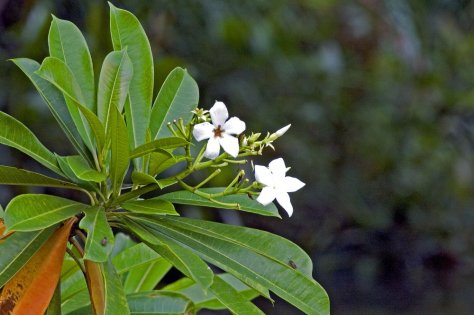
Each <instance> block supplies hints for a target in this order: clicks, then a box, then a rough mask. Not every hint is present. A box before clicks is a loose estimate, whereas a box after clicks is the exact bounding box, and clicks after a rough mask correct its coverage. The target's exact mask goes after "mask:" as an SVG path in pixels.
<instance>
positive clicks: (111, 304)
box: [99, 261, 130, 315]
mask: <svg viewBox="0 0 474 315" xmlns="http://www.w3.org/2000/svg"><path fill="white" fill-rule="evenodd" d="M101 270H102V274H103V275H104V290H105V305H104V306H105V308H104V311H103V313H101V312H100V311H99V314H106V315H108V314H120V315H122V314H123V315H127V314H130V309H129V307H128V303H127V298H126V297H125V292H124V290H123V287H122V283H121V282H120V278H119V277H118V275H117V272H116V271H115V268H114V266H113V264H112V262H110V261H108V262H105V263H102V264H101Z"/></svg>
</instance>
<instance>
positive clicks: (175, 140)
mask: <svg viewBox="0 0 474 315" xmlns="http://www.w3.org/2000/svg"><path fill="white" fill-rule="evenodd" d="M187 144H188V141H186V140H185V139H183V138H179V137H169V138H162V139H157V140H153V141H151V142H148V143H145V144H143V145H141V146H139V147H137V148H135V149H134V150H132V151H131V152H130V158H131V159H134V158H137V157H140V156H143V155H145V154H148V153H151V152H155V151H159V152H160V153H163V154H167V152H166V151H164V150H169V149H176V148H179V147H184V146H185V145H187ZM168 155H169V157H172V155H171V153H168Z"/></svg>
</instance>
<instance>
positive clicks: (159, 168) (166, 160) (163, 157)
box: [148, 152, 186, 176]
mask: <svg viewBox="0 0 474 315" xmlns="http://www.w3.org/2000/svg"><path fill="white" fill-rule="evenodd" d="M184 161H186V157H185V156H183V155H180V156H173V157H169V156H168V155H167V154H163V153H161V152H153V153H151V154H150V162H149V164H148V174H150V175H152V176H156V175H158V174H160V173H161V172H163V171H165V170H167V169H168V168H170V167H172V166H174V165H176V164H178V163H181V162H184Z"/></svg>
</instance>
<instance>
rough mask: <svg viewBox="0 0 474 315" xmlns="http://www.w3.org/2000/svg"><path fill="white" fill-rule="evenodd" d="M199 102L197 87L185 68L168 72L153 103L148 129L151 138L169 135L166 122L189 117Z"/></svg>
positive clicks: (186, 119) (185, 119)
mask: <svg viewBox="0 0 474 315" xmlns="http://www.w3.org/2000/svg"><path fill="white" fill-rule="evenodd" d="M198 103H199V88H198V86H197V84H196V82H195V81H194V79H193V78H192V77H191V76H190V75H189V74H188V72H187V71H186V70H185V69H182V68H175V69H174V70H173V71H171V72H170V74H169V75H168V77H167V78H166V80H165V82H164V83H163V85H162V86H161V89H160V91H159V92H158V95H157V97H156V99H155V102H154V104H153V109H152V111H151V120H150V130H151V136H152V138H153V139H158V138H163V137H167V136H170V135H171V132H170V131H169V129H168V128H167V127H166V124H167V123H169V122H172V121H173V120H175V119H179V118H182V119H183V120H184V121H185V122H186V121H188V120H189V119H191V117H192V115H193V113H192V112H191V111H192V110H193V109H194V108H196V106H197V105H198Z"/></svg>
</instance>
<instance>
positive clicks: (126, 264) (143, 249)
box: [112, 243, 161, 274]
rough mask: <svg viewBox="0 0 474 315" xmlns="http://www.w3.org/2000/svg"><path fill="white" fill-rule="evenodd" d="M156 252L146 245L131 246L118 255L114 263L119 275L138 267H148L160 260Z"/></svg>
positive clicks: (113, 260)
mask: <svg viewBox="0 0 474 315" xmlns="http://www.w3.org/2000/svg"><path fill="white" fill-rule="evenodd" d="M160 257H161V256H160V255H158V254H157V253H156V252H155V251H154V250H152V249H151V248H150V247H148V246H147V245H146V244H145V243H138V244H136V245H134V246H131V247H129V248H127V249H125V250H123V251H122V252H120V253H119V254H117V255H116V256H115V257H114V258H113V259H112V262H113V263H114V266H115V269H116V270H117V273H118V274H122V273H125V272H127V271H129V270H130V269H132V268H134V267H138V266H143V265H146V264H148V263H150V262H154V261H156V260H158V259H160Z"/></svg>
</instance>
